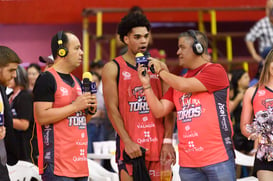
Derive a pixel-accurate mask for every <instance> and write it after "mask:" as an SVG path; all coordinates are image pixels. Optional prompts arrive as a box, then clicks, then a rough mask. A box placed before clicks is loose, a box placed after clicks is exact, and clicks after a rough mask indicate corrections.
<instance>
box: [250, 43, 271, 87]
mask: <svg viewBox="0 0 273 181" xmlns="http://www.w3.org/2000/svg"><path fill="white" fill-rule="evenodd" d="M270 50H271V47H267V48H265V50H264V51H263V53H262V54H261V56H262V58H263V59H264V60H265V58H266V56H267V54H268V52H269V51H270ZM263 64H264V62H263V61H262V62H260V63H259V65H258V70H257V73H256V74H255V76H254V78H253V79H252V80H251V81H250V82H249V87H252V86H253V85H255V84H257V83H258V81H259V79H260V75H261V72H262V69H263Z"/></svg>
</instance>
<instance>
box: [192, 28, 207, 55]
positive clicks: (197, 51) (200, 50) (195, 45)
mask: <svg viewBox="0 0 273 181" xmlns="http://www.w3.org/2000/svg"><path fill="white" fill-rule="evenodd" d="M188 33H189V35H190V36H191V37H192V38H193V40H194V41H193V44H192V49H193V52H194V53H195V54H196V55H202V54H203V53H204V47H203V45H202V44H201V43H200V42H199V41H198V39H197V37H196V33H195V31H194V30H188Z"/></svg>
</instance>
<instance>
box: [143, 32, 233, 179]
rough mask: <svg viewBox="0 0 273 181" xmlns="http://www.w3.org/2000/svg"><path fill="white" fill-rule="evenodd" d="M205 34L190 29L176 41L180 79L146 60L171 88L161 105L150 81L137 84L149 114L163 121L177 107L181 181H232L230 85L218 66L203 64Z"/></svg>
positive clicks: (205, 48) (205, 46)
mask: <svg viewBox="0 0 273 181" xmlns="http://www.w3.org/2000/svg"><path fill="white" fill-rule="evenodd" d="M207 47H208V40H207V37H206V35H204V34H203V33H201V32H199V31H194V30H189V31H187V32H184V33H181V34H180V36H179V39H178V50H177V55H178V58H179V65H180V66H183V67H185V68H188V69H189V70H188V72H187V73H186V74H185V75H184V77H180V76H177V75H174V74H172V73H170V72H169V71H168V68H167V66H166V64H164V63H163V62H161V61H158V60H156V59H154V58H150V60H151V61H150V62H149V66H151V65H153V66H154V68H155V72H156V73H157V75H158V76H160V78H161V79H162V80H163V81H164V82H165V83H167V84H168V85H170V88H169V90H168V91H167V92H166V94H165V95H164V96H163V98H161V99H160V100H159V99H158V98H157V97H156V96H155V95H154V92H153V90H152V89H151V88H150V87H151V86H150V77H149V76H148V75H145V76H143V74H142V72H143V71H145V69H146V68H145V67H143V66H140V68H138V75H139V79H140V80H141V82H142V86H143V87H144V94H145V95H146V98H147V102H148V104H149V107H150V109H151V111H152V113H153V114H154V115H155V116H156V117H163V116H165V115H167V114H168V113H169V112H170V111H172V110H174V109H175V108H176V112H177V126H178V135H179V145H178V148H179V165H180V170H179V174H180V178H181V180H187V181H195V180H210V181H212V180H213V181H218V180H219V181H220V180H221V181H233V180H234V181H235V180H236V175H235V161H234V151H233V144H232V139H231V138H232V133H233V130H232V126H231V125H232V124H231V120H230V115H229V107H228V106H229V102H228V101H229V80H228V77H227V73H226V71H225V69H224V68H223V67H222V66H221V65H220V64H213V63H210V62H208V61H207V60H206V59H205V58H204V57H203V56H204V54H205V53H206V51H207Z"/></svg>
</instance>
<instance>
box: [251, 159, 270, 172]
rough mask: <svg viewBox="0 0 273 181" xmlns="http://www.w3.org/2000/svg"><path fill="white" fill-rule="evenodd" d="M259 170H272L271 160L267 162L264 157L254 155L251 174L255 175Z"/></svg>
mask: <svg viewBox="0 0 273 181" xmlns="http://www.w3.org/2000/svg"><path fill="white" fill-rule="evenodd" d="M259 170H269V171H273V161H271V162H268V161H267V160H265V159H264V158H263V159H262V160H260V159H258V158H257V157H255V161H254V170H253V174H254V176H257V172H258V171H259Z"/></svg>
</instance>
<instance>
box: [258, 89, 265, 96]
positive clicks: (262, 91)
mask: <svg viewBox="0 0 273 181" xmlns="http://www.w3.org/2000/svg"><path fill="white" fill-rule="evenodd" d="M257 94H258V96H264V95H265V90H258V92H257Z"/></svg>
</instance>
